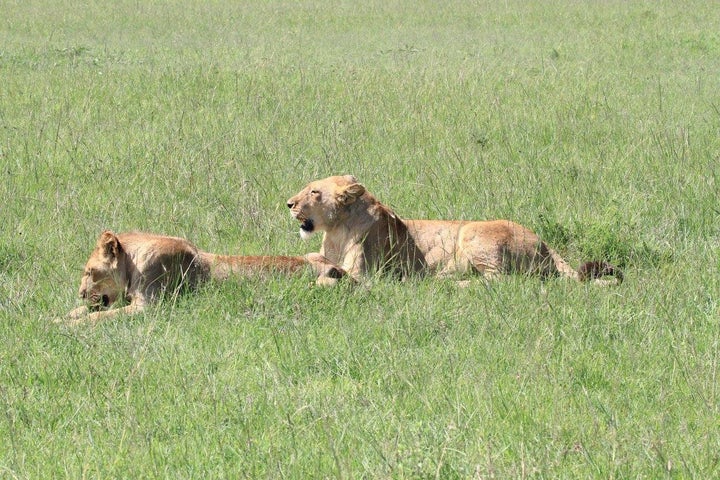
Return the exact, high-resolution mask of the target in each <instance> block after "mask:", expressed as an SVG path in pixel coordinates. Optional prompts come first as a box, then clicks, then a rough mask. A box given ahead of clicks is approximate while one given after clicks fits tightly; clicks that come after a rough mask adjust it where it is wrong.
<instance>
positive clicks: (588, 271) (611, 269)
mask: <svg viewBox="0 0 720 480" xmlns="http://www.w3.org/2000/svg"><path fill="white" fill-rule="evenodd" d="M548 250H549V251H550V256H551V257H552V259H553V262H554V263H555V268H556V269H557V271H558V273H560V275H562V276H563V277H568V278H572V279H573V280H577V281H578V282H590V281H594V282H595V283H599V284H602V285H620V284H621V283H622V282H623V278H624V277H623V272H622V270H620V269H619V268H618V267H616V266H615V265H612V264H610V263H607V262H603V261H598V260H595V261H591V262H585V263H583V264H582V265H580V268H578V269H577V270H575V269H574V268H572V267H571V266H570V264H569V263H567V262H566V261H565V259H564V258H562V257H561V256H560V255H559V254H558V253H557V252H555V251H554V250H552V249H550V248H549V249H548ZM606 276H612V277H615V278H614V279H612V280H607V279H603V278H602V277H606Z"/></svg>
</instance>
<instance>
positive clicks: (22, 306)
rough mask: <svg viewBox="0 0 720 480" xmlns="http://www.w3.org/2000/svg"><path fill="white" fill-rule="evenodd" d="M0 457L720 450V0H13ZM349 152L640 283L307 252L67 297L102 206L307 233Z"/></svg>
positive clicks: (363, 164)
mask: <svg viewBox="0 0 720 480" xmlns="http://www.w3.org/2000/svg"><path fill="white" fill-rule="evenodd" d="M0 11H1V12H2V13H1V14H0V166H1V167H2V181H1V182H0V196H1V197H2V204H0V478H9V479H12V478H18V479H44V478H253V479H254V478H293V479H294V478H348V479H350V478H442V479H453V478H458V479H461V478H462V479H464V478H482V479H487V478H553V479H554V478H628V479H630V478H632V479H635V478H702V479H705V478H714V477H718V476H720V388H719V387H720V385H719V383H720V380H719V379H718V366H719V364H720V260H719V258H720V257H719V255H720V202H719V201H718V197H719V193H720V30H718V25H720V8H718V7H717V6H716V5H714V4H713V2H704V1H689V2H670V1H664V0H663V1H657V2H649V1H648V2H643V1H638V2H624V1H607V2H584V1H567V2H557V4H556V3H555V2H540V1H537V0H532V1H528V2H519V1H500V2H487V1H475V2H461V1H448V2H434V1H419V2H406V1H376V0H369V1H366V2H355V1H339V2H331V3H326V2H319V1H316V0H298V1H273V2H265V1H249V2H237V3H232V2H219V1H211V2H193V1H189V0H177V1H173V2H130V1H118V2H94V1H90V2H32V1H30V2H26V1H3V2H0ZM346 173H351V174H354V175H356V176H357V177H358V179H359V180H360V181H361V182H362V183H363V184H364V185H365V186H366V187H367V188H368V190H369V191H370V192H372V193H373V194H374V195H375V196H377V197H378V198H379V199H380V200H381V201H383V202H385V203H386V204H388V205H390V206H392V207H393V209H394V210H395V212H396V213H397V214H398V215H400V216H402V217H405V218H456V219H492V218H510V219H512V220H515V221H517V222H519V223H522V224H524V225H526V226H528V227H530V228H532V229H533V230H535V231H536V232H538V233H539V234H540V235H541V236H542V237H543V238H544V239H545V240H546V241H547V242H548V243H549V244H550V245H551V246H552V247H553V248H555V249H556V250H558V251H559V252H560V253H561V254H562V255H563V256H564V257H565V258H567V259H568V260H569V261H570V263H571V264H573V265H574V266H578V265H579V264H580V263H581V262H583V261H585V260H588V259H604V260H607V261H610V262H613V263H615V264H618V265H620V266H622V268H623V270H624V272H625V282H624V283H623V284H622V285H621V286H619V287H612V288H604V287H601V286H597V285H587V284H578V283H572V282H569V281H567V280H562V279H550V280H548V281H544V282H543V281H541V280H540V279H538V278H533V277H530V278H525V277H521V276H514V277H507V278H503V279H501V280H498V281H492V282H487V281H484V280H483V279H482V278H477V277H476V278H474V279H472V281H471V282H470V285H469V286H468V287H467V288H460V287H459V286H458V284H457V282H456V281H455V279H435V278H423V279H409V280H407V281H404V282H398V281H394V280H393V279H390V278H384V277H377V278H371V279H369V281H368V282H366V283H365V284H363V285H359V286H351V285H346V284H342V285H340V286H338V288H334V289H323V288H317V287H313V286H311V283H312V280H313V278H312V276H311V275H310V273H308V274H307V275H305V276H301V277H297V278H289V279H288V278H282V277H280V276H270V277H265V278H253V279H237V280H231V281H229V282H225V283H213V284H209V285H205V286H204V287H203V288H201V289H200V291H198V292H197V293H196V294H194V295H190V296H181V297H176V298H165V299H164V300H163V301H162V302H161V303H160V304H159V305H157V306H153V307H151V308H149V309H148V310H147V311H146V312H145V313H142V314H140V315H136V316H132V317H129V316H123V317H119V318H118V319H116V320H111V321H107V322H104V323H99V324H98V325H95V326H91V325H81V326H75V327H69V326H67V325H61V324H57V323H55V322H53V320H55V319H57V318H60V317H62V316H64V315H65V314H66V313H67V312H68V311H69V310H71V309H73V308H75V307H76V306H77V305H78V304H79V303H80V299H79V298H78V297H77V290H78V285H79V280H80V275H81V273H82V268H83V264H84V263H85V260H86V258H87V256H88V254H89V253H90V251H91V250H92V248H93V246H94V245H95V240H96V238H97V237H98V235H99V233H100V232H101V231H102V230H103V229H112V230H115V231H127V230H142V231H151V232H156V233H163V234H168V235H176V236H181V237H185V238H188V239H189V240H191V241H193V242H194V243H195V244H197V245H198V246H199V247H200V248H202V249H204V250H208V251H211V252H216V253H225V254H248V255H260V254H289V255H295V254H304V253H307V252H311V251H318V250H319V245H320V237H319V236H316V237H315V238H313V239H311V240H310V241H309V242H303V241H301V239H300V238H299V235H298V223H297V222H296V221H294V220H293V219H291V218H290V215H289V214H288V211H287V207H286V206H285V202H286V200H287V199H288V198H289V197H290V196H292V195H294V194H295V193H297V192H298V191H299V190H300V189H301V188H302V187H303V186H304V185H305V184H306V183H307V182H309V181H310V180H312V179H316V178H321V177H325V176H328V175H332V174H346Z"/></svg>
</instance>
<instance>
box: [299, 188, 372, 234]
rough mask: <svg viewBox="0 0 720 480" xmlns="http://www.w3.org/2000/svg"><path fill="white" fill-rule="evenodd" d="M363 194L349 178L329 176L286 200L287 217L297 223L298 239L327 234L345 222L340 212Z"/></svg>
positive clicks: (362, 189)
mask: <svg viewBox="0 0 720 480" xmlns="http://www.w3.org/2000/svg"><path fill="white" fill-rule="evenodd" d="M364 193H365V187H363V186H362V185H361V184H359V183H358V182H357V180H356V179H355V177H353V176H352V175H343V176H337V177H328V178H324V179H322V180H316V181H314V182H311V183H309V184H308V185H307V186H306V187H305V188H303V189H302V190H301V191H300V193H298V194H297V195H295V196H294V197H292V198H290V199H289V200H288V201H287V206H288V208H289V209H290V214H291V215H292V216H293V218H295V219H297V220H298V221H299V222H300V236H301V237H302V238H303V239H308V238H310V237H311V236H312V234H313V233H315V232H316V231H318V230H320V231H327V230H329V229H331V228H333V227H334V226H336V225H338V224H340V223H341V222H342V221H343V220H344V215H343V213H344V212H345V211H347V209H348V207H349V206H350V205H352V204H353V203H354V202H355V200H357V199H358V198H359V197H361V196H362V195H363V194H364Z"/></svg>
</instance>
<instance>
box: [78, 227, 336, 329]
mask: <svg viewBox="0 0 720 480" xmlns="http://www.w3.org/2000/svg"><path fill="white" fill-rule="evenodd" d="M307 266H310V267H312V269H313V270H314V271H315V273H316V274H317V275H318V279H317V283H319V284H332V283H334V282H336V281H337V279H339V278H341V277H343V276H344V272H342V270H340V269H339V268H337V267H336V266H335V265H333V264H331V263H330V262H328V261H327V260H326V259H324V258H323V257H322V256H321V255H319V254H309V255H305V256H243V255H232V256H228V255H216V254H213V253H208V252H204V251H202V250H199V249H198V248H197V247H196V246H195V245H193V244H192V243H190V242H189V241H187V240H185V239H184V238H178V237H169V236H165V235H155V234H151V233H141V232H129V233H118V234H115V233H113V232H112V231H110V230H106V231H104V232H102V233H101V234H100V237H99V238H98V240H97V244H96V246H95V249H94V250H93V251H92V253H91V254H90V258H89V259H88V261H87V263H86V265H85V269H84V271H83V276H82V279H81V280H80V291H79V294H80V297H81V298H82V299H83V300H84V301H85V302H86V303H87V304H86V305H84V306H82V307H79V308H76V309H74V310H72V311H71V312H70V313H69V314H68V317H69V318H70V319H71V320H76V322H70V323H79V322H80V321H84V320H87V321H90V322H95V321H97V320H101V319H105V318H109V317H114V316H116V315H118V314H121V313H124V314H134V313H138V312H141V311H142V310H143V309H144V308H145V307H146V306H147V305H148V304H150V303H152V302H154V301H156V300H157V299H158V298H159V297H160V296H161V295H162V294H165V293H179V292H181V291H183V290H188V289H194V288H196V287H197V286H198V285H200V284H202V283H204V282H207V281H208V280H211V279H214V280H225V279H227V278H228V277H230V276H231V275H252V274H258V273H263V272H278V273H284V274H290V273H295V272H298V271H300V270H303V269H305V268H306V267H307ZM117 300H122V301H124V302H127V303H128V304H127V305H126V306H124V307H116V308H111V307H112V306H113V304H115V302H116V301H117Z"/></svg>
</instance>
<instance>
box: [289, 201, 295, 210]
mask: <svg viewBox="0 0 720 480" xmlns="http://www.w3.org/2000/svg"><path fill="white" fill-rule="evenodd" d="M287 206H288V208H293V207H294V206H295V202H293V201H292V200H288V201H287Z"/></svg>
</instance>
